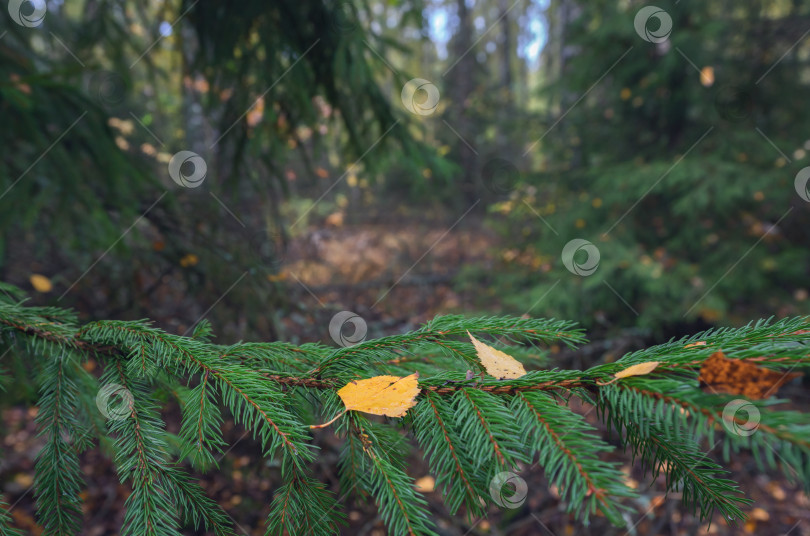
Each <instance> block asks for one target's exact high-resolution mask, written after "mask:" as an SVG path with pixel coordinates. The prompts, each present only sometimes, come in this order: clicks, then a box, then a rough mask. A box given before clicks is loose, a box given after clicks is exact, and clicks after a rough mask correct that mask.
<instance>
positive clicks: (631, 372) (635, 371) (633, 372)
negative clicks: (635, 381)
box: [613, 361, 660, 380]
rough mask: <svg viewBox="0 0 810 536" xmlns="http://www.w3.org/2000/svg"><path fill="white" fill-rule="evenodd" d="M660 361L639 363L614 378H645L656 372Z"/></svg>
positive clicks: (618, 373) (621, 371)
mask: <svg viewBox="0 0 810 536" xmlns="http://www.w3.org/2000/svg"><path fill="white" fill-rule="evenodd" d="M659 363H660V361H647V362H646V363H638V364H636V365H630V366H629V367H627V368H626V369H624V370H620V371H619V372H617V373H616V374H614V375H613V376H614V377H615V378H616V379H617V380H618V379H619V378H628V377H630V376H644V375H645V374H649V373H650V372H652V371H654V370H655V367H657V366H658V364H659Z"/></svg>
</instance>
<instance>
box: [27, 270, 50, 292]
mask: <svg viewBox="0 0 810 536" xmlns="http://www.w3.org/2000/svg"><path fill="white" fill-rule="evenodd" d="M28 280H29V281H30V282H31V286H32V287H34V290H36V291H37V292H50V291H51V290H53V283H51V280H50V279H48V278H47V277H45V276H44V275H40V274H31V277H29V278H28Z"/></svg>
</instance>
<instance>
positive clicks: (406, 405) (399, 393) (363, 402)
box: [337, 372, 421, 417]
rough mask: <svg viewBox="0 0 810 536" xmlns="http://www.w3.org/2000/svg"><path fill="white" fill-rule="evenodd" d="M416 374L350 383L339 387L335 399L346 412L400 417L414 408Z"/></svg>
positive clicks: (375, 377) (417, 392)
mask: <svg viewBox="0 0 810 536" xmlns="http://www.w3.org/2000/svg"><path fill="white" fill-rule="evenodd" d="M418 377H419V373H416V372H415V373H413V374H411V375H410V376H405V377H404V378H403V377H399V376H374V377H373V378H368V379H366V380H356V381H351V382H349V383H347V384H346V385H344V386H343V387H341V389H340V390H339V391H338V392H337V394H338V396H339V397H340V399H341V400H343V403H344V404H345V405H346V409H347V410H355V411H362V412H363V413H371V414H373V415H387V416H388V417H402V416H403V415H405V414H406V413H407V412H408V410H409V409H410V408H412V407H413V406H414V405H416V395H418V394H419V392H420V391H421V389H419V384H418V382H417V381H416V380H417V378H418Z"/></svg>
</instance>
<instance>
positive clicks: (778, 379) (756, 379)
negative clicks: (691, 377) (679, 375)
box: [698, 351, 802, 400]
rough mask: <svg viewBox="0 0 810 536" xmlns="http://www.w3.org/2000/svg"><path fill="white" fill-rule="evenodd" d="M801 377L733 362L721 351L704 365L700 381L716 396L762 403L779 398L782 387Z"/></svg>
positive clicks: (701, 369) (795, 373)
mask: <svg viewBox="0 0 810 536" xmlns="http://www.w3.org/2000/svg"><path fill="white" fill-rule="evenodd" d="M801 375H802V374H801V373H800V372H790V373H787V372H778V371H775V370H770V369H766V368H763V367H759V366H757V365H754V364H753V363H749V362H747V361H744V360H742V359H729V358H727V357H726V356H725V354H723V352H722V351H718V352H715V353H713V354H712V355H711V356H709V358H708V359H707V360H706V361H704V362H703V364H702V365H701V367H700V376H699V377H698V379H699V380H700V383H701V385H705V386H706V387H708V388H709V389H710V390H711V391H713V392H718V393H728V394H733V395H743V396H745V397H748V398H750V399H752V400H761V399H763V398H767V397H769V396H771V395H773V394H776V392H777V391H778V390H779V388H780V387H782V386H783V385H785V384H786V383H787V382H789V381H791V380H793V379H794V378H798V377H799V376H801Z"/></svg>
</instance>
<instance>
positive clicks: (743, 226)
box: [0, 0, 810, 340]
mask: <svg viewBox="0 0 810 536" xmlns="http://www.w3.org/2000/svg"><path fill="white" fill-rule="evenodd" d="M43 2H44V0H43ZM40 4H42V5H44V6H46V8H47V14H46V16H45V18H44V20H43V22H42V24H41V25H39V26H36V27H31V28H28V27H24V26H21V25H19V24H16V23H14V22H13V20H12V18H11V16H10V14H9V13H8V10H0V24H1V25H2V26H0V33H1V34H2V37H0V78H1V79H2V80H0V123H2V124H3V129H2V134H0V136H2V142H3V147H4V153H3V154H4V156H3V158H2V160H0V192H2V193H0V203H2V206H3V210H2V211H0V222H2V227H1V228H0V245H2V249H1V250H0V255H2V257H0V267H1V269H2V273H0V277H2V279H4V280H7V281H9V282H12V283H15V284H19V285H21V286H24V287H28V288H33V289H34V290H37V291H39V294H38V295H37V300H38V301H41V302H43V303H52V304H58V305H61V306H72V307H75V308H77V309H78V311H79V313H80V314H81V315H83V316H85V317H87V318H103V317H115V318H141V317H152V318H156V319H157V320H158V321H159V322H161V323H162V324H163V325H166V326H167V327H168V329H173V330H176V331H178V332H180V333H182V332H184V331H186V330H188V329H190V328H191V327H192V326H193V325H194V323H196V322H197V321H198V320H199V318H200V317H202V316H203V315H205V316H208V317H209V318H211V320H212V321H213V323H214V325H216V326H219V329H218V331H219V332H220V333H221V334H222V335H223V337H226V338H228V339H238V338H254V339H259V338H261V339H278V338H286V339H292V340H296V339H312V338H321V339H324V338H326V334H327V329H326V327H327V325H328V319H329V317H331V315H332V314H333V313H334V312H335V311H337V310H340V309H344V308H349V309H352V310H357V311H358V312H360V313H361V314H363V315H364V316H365V317H367V319H368V320H369V321H370V324H374V326H372V325H370V333H371V334H372V335H373V334H374V333H375V330H378V331H379V332H384V331H386V330H388V331H390V330H392V329H405V328H407V327H409V326H410V325H412V324H413V323H415V322H417V321H419V320H420V319H422V318H423V317H429V316H433V315H434V314H436V313H441V312H451V311H453V310H465V311H470V310H471V309H477V310H484V311H499V312H505V313H515V314H531V315H533V316H557V317H562V318H569V319H573V320H576V321H579V322H581V323H583V324H584V325H585V326H586V327H588V328H589V329H591V330H595V332H596V333H597V334H599V335H615V334H619V333H622V332H625V331H626V330H631V331H634V332H638V330H641V332H643V333H645V334H647V335H648V336H650V337H652V338H654V339H660V338H667V337H669V336H672V335H675V334H681V333H684V332H689V331H694V329H695V328H698V327H704V326H707V325H722V324H739V323H742V322H745V321H747V320H749V319H751V318H757V317H762V316H770V315H779V316H783V315H793V314H802V313H807V312H808V311H809V310H810V307H808V290H807V280H808V269H809V268H810V257H808V255H807V247H808V245H809V244H810V241H809V240H808V231H807V230H808V229H810V226H809V225H808V223H810V222H808V219H810V210H809V209H808V203H807V202H805V201H804V200H803V199H801V198H800V197H799V196H798V195H797V192H796V190H795V188H794V187H793V179H794V177H795V175H796V173H797V172H798V170H800V169H802V168H803V167H805V166H806V165H807V164H808V159H807V152H808V151H810V140H808V134H807V132H806V125H807V124H808V119H809V118H808V114H810V109H808V107H807V106H806V103H805V102H804V101H805V99H804V97H803V96H804V95H806V92H807V86H808V82H810V80H808V70H807V61H808V52H810V44H809V41H808V40H806V39H805V37H806V32H807V28H808V22H810V6H808V5H806V4H805V3H802V2H795V1H790V0H785V1H768V2H765V1H752V2H745V3H738V2H730V1H719V0H710V1H706V2H700V3H684V2H682V3H675V2H664V1H662V2H658V3H657V4H656V5H657V6H658V7H659V8H661V9H662V10H664V11H665V12H666V13H667V14H668V16H670V17H671V19H672V26H673V27H672V32H671V35H670V36H669V38H668V39H665V40H663V41H661V42H658V43H653V42H647V41H645V40H643V39H642V38H641V37H640V36H639V35H638V34H637V32H636V30H635V29H634V25H633V22H634V17H635V16H636V13H637V12H638V10H639V9H640V8H641V7H642V6H644V5H645V4H644V3H641V2H628V1H624V2H609V1H601V0H597V1H593V2H587V3H586V2H576V1H570V0H546V1H543V2H514V3H513V2H509V1H505V0H418V1H401V0H369V1H362V2H345V3H341V2H331V1H329V2H325V1H324V2H320V1H317V2H296V1H293V0H280V1H278V2H271V3H268V2H250V1H249V2H241V3H239V5H238V7H235V6H234V5H232V4H230V3H228V2H225V1H210V2H208V1H206V2H196V1H186V0H183V1H182V2H177V1H150V2H132V1H127V0H88V1H83V2H61V1H47V2H44V3H42V2H40V3H35V4H31V3H29V2H26V3H24V5H23V9H28V10H32V9H33V7H35V6H36V5H40ZM649 24H652V25H655V21H652V22H649ZM653 30H654V28H653ZM417 77H418V78H422V79H425V80H428V81H430V82H431V83H433V84H435V85H436V86H437V87H438V88H439V90H440V93H441V98H440V101H439V103H438V107H437V109H436V111H435V113H433V114H432V115H429V116H419V115H414V114H411V113H409V112H408V111H407V110H406V108H405V107H404V106H403V105H402V102H401V90H402V87H403V85H404V84H405V83H406V82H408V80H410V79H412V78H417ZM417 97H418V98H422V96H421V95H417ZM180 150H190V151H194V152H196V153H198V154H200V155H201V156H202V157H203V158H204V160H205V162H206V164H207V170H208V172H207V177H206V179H205V182H204V184H203V185H202V186H201V187H199V188H194V189H189V188H182V187H180V186H178V185H176V184H175V183H174V182H173V181H172V180H171V178H170V177H169V174H168V172H167V164H168V162H169V160H170V159H171V156H172V155H173V154H174V153H176V152H178V151H180ZM379 226H383V227H379ZM385 226H387V227H385ZM379 228H382V229H384V230H383V231H382V232H381V233H379V234H374V235H373V236H372V238H369V232H370V231H369V229H375V230H376V229H379ZM391 229H393V230H395V231H403V230H405V229H412V230H413V233H414V234H415V235H418V236H420V237H422V238H424V239H425V240H427V242H426V243H425V244H422V243H421V242H416V238H415V237H414V236H413V235H409V234H407V233H403V234H396V233H390V232H388V231H390V230H391ZM433 231H435V232H433ZM375 232H376V231H375ZM364 233H365V234H364ZM336 236H339V237H340V239H341V240H342V241H341V242H335V241H334V239H335V237H336ZM575 238H581V239H584V240H588V241H590V242H592V243H593V244H595V245H596V246H597V248H598V249H599V252H600V264H599V267H598V269H597V270H596V271H595V273H594V274H593V275H590V276H587V277H581V276H577V275H574V274H572V273H570V272H569V271H568V270H567V269H566V268H565V266H564V265H563V263H562V260H561V251H562V249H563V247H564V246H565V244H566V243H568V242H569V241H570V240H572V239H575ZM369 241H370V242H369ZM392 242H396V243H397V244H396V245H395V246H391V247H388V246H390V245H391V243H392ZM368 243H373V244H384V245H386V247H388V249H385V248H383V250H382V253H380V252H379V251H376V250H375V251H372V249H373V248H370V247H367V246H366V245H364V244H368ZM324 244H325V245H324ZM445 244H450V245H452V246H453V247H455V248H456V249H457V250H459V253H458V254H456V255H455V256H452V258H453V259H454V260H453V261H452V262H449V261H446V259H445V257H440V258H439V260H438V261H436V259H434V257H435V256H436V255H437V253H438V252H439V251H440V250H441V249H442V247H443V245H445ZM330 247H331V248H332V249H335V248H338V249H341V251H342V253H343V256H344V257H346V258H345V259H343V260H342V261H341V263H343V264H341V265H339V266H338V265H336V264H335V262H333V260H331V258H330V259H326V260H325V257H326V256H328V255H327V254H325V253H324V250H325V249H326V250H329V248H330ZM434 248H435V249H434ZM313 252H314V253H313ZM327 253H328V251H327ZM375 255H378V256H379V259H376V257H375V258H374V259H375V260H374V262H376V264H375V265H374V266H375V270H371V271H368V272H367V271H366V269H365V268H364V265H363V264H362V263H363V262H366V261H369V259H372V257H374V256H375ZM312 257H315V258H316V259H315V260H316V261H317V262H316V264H318V266H317V267H316V268H317V270H315V269H313V270H314V271H313V270H309V271H308V270H307V264H306V261H307V260H312ZM432 259H433V261H435V262H431V260H432ZM369 262H370V261H369ZM448 262H449V264H448ZM330 263H331V264H330ZM310 264H312V263H310ZM451 265H452V266H451ZM412 270H413V272H412ZM313 273H314V274H315V275H312V274H313ZM316 276H317V277H316ZM406 276H407V277H406ZM414 276H418V277H414ZM437 284H438V285H444V286H443V287H442V288H441V289H439V288H437V287H436V285H437ZM398 286H399V287H408V289H409V290H408V292H411V293H415V295H416V297H415V298H413V299H412V300H410V301H409V300H404V301H402V300H401V295H397V296H396V297H393V298H391V297H389V298H387V303H388V305H387V306H386V308H385V309H384V310H382V308H378V309H375V306H377V304H378V303H379V302H380V301H381V300H383V299H384V298H386V297H387V296H388V293H389V292H391V290H392V289H393V288H394V287H398ZM440 291H441V292H440ZM438 294H442V298H441V299H440V300H439V301H438V302H434V301H431V299H432V298H434V297H435V296H436V295H438ZM448 295H452V298H447V296H448ZM397 300H400V301H399V302H398V301H397ZM291 319H292V320H291Z"/></svg>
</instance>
